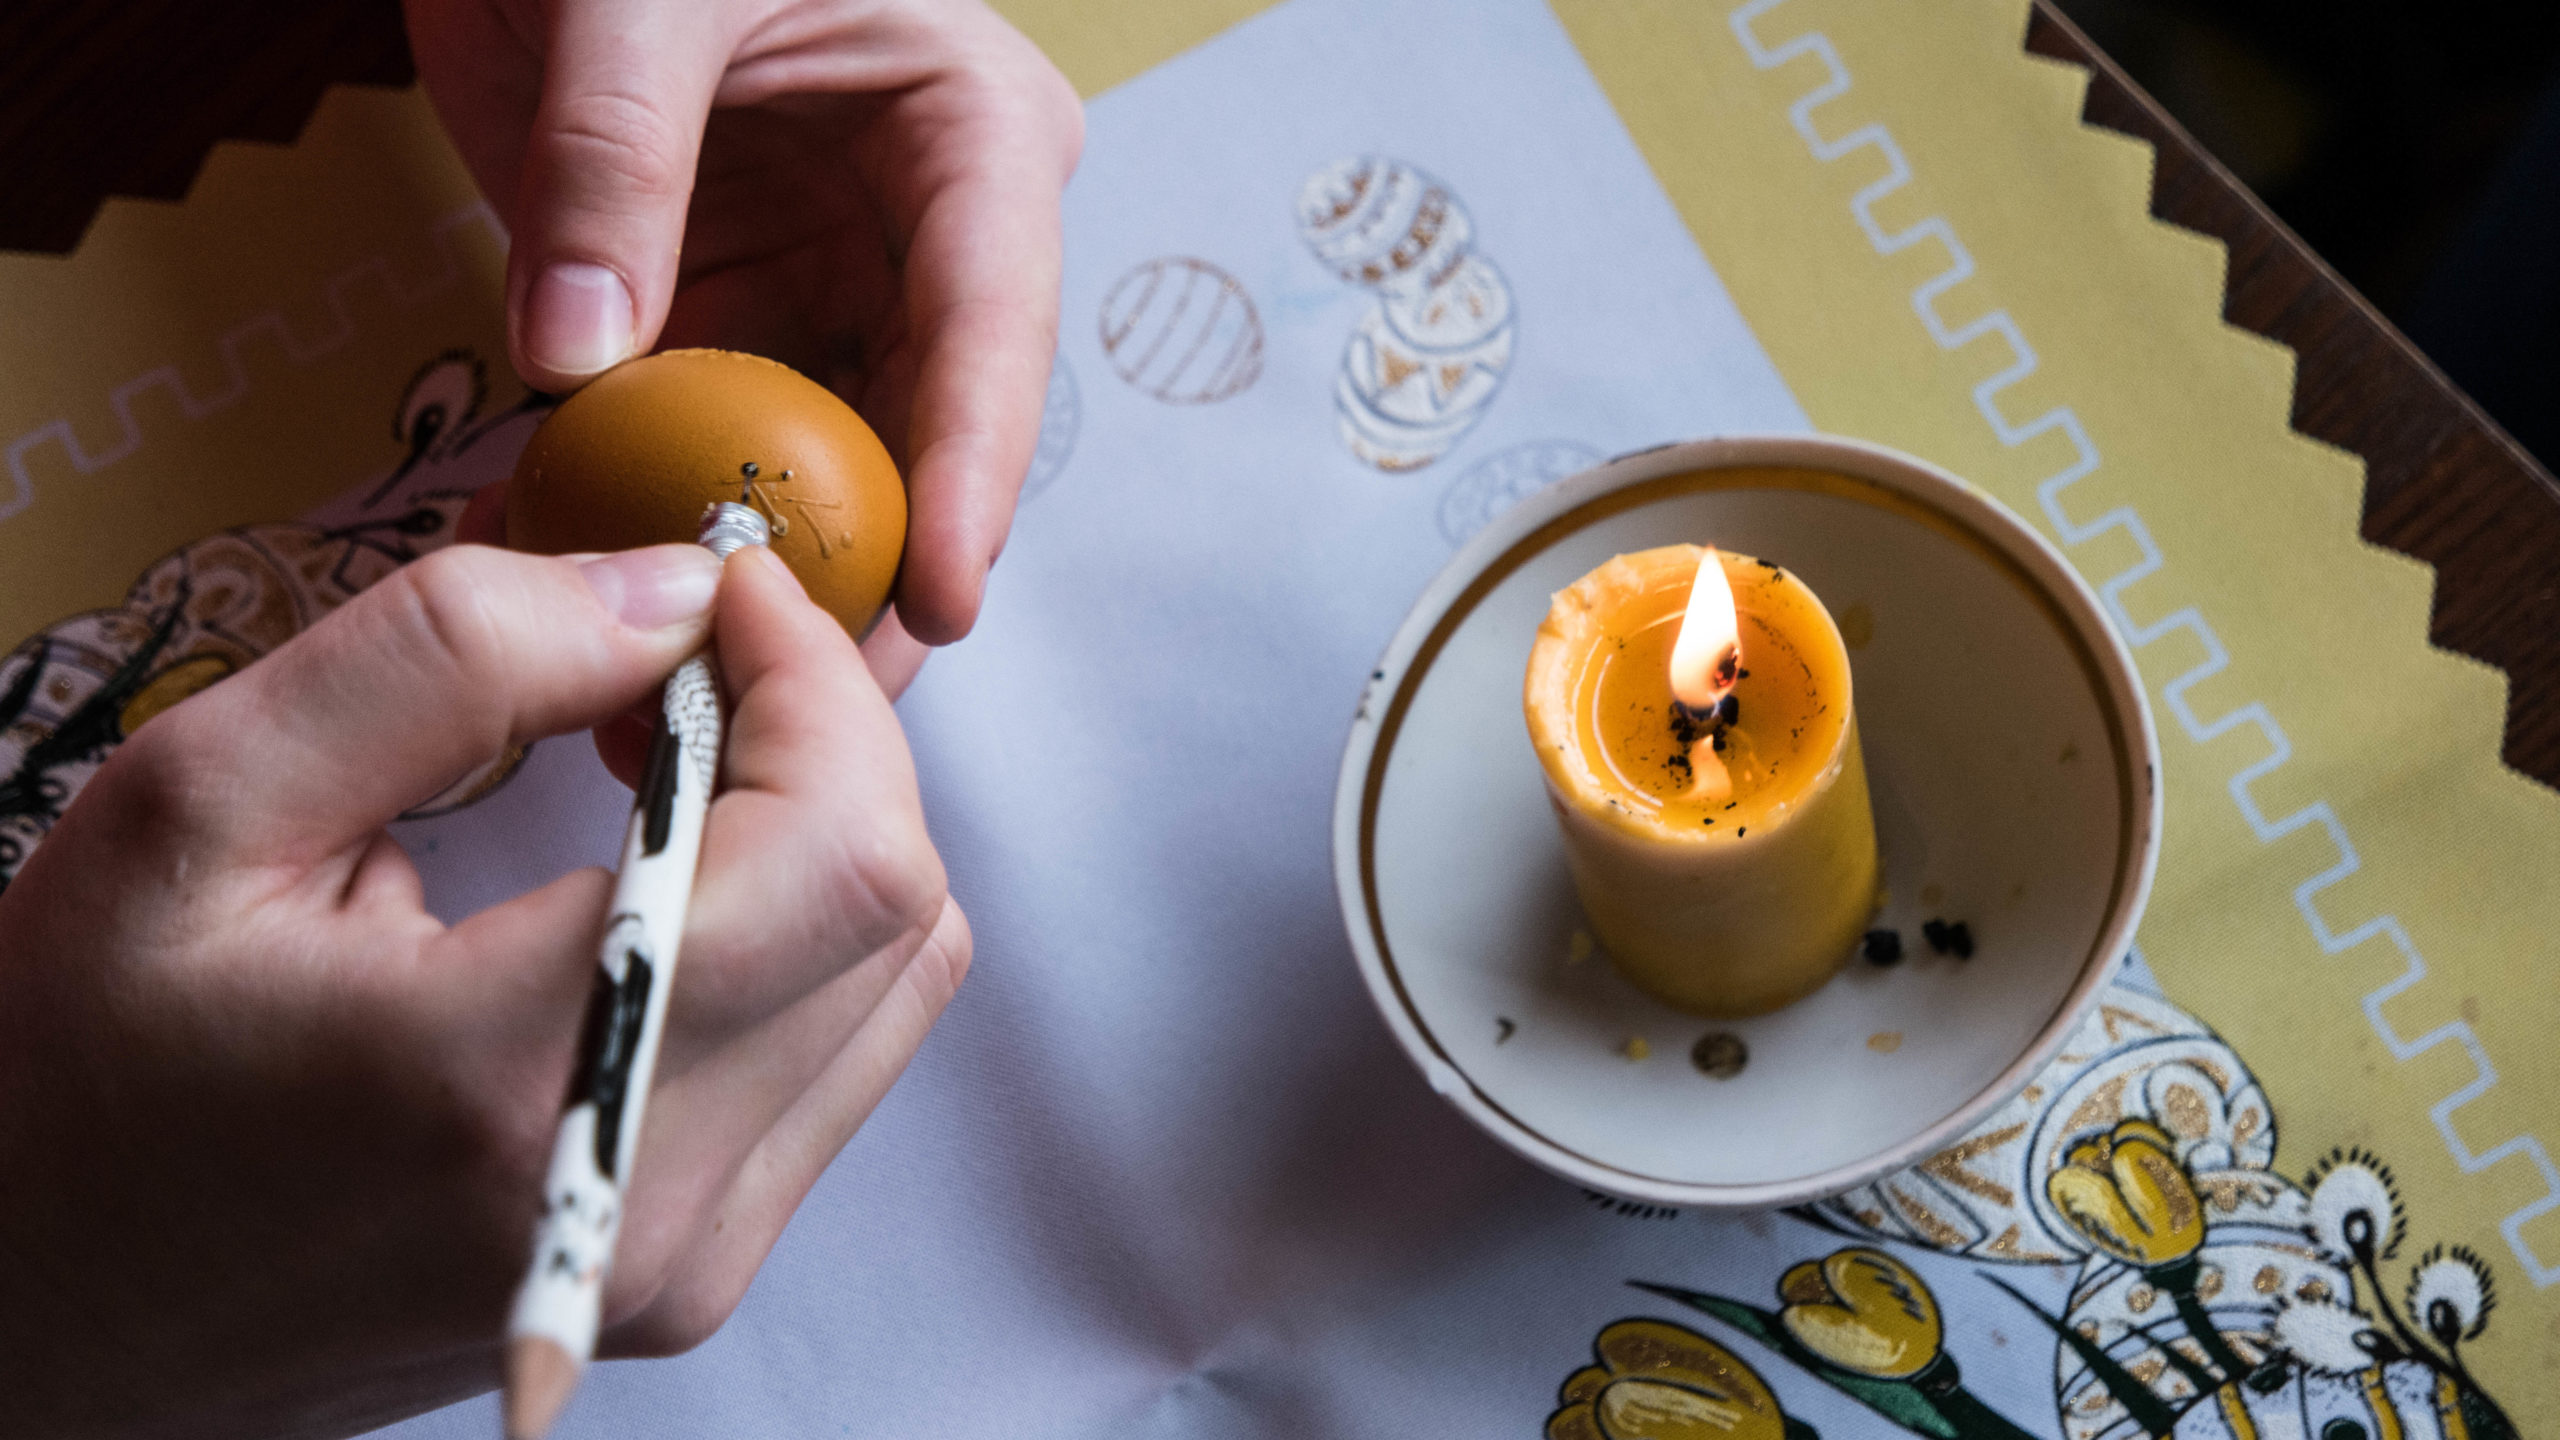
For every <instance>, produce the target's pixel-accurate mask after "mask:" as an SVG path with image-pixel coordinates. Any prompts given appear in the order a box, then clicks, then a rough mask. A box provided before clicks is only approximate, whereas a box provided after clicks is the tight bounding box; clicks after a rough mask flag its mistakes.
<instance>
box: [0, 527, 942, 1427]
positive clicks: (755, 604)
mask: <svg viewBox="0 0 2560 1440" xmlns="http://www.w3.org/2000/svg"><path fill="white" fill-rule="evenodd" d="M715 585H716V586H717V591H718V596H719V599H718V605H717V613H716V629H717V634H718V641H719V647H720V659H721V664H722V669H723V671H724V675H725V679H726V683H727V685H728V687H729V689H730V693H731V694H732V696H733V697H734V699H735V702H736V704H735V711H734V716H733V719H732V721H731V723H730V731H729V736H730V738H729V748H728V751H727V754H726V760H725V766H724V778H723V783H724V785H725V787H726V788H725V789H724V790H723V791H722V792H721V793H720V794H719V796H718V797H717V798H716V799H715V801H714V802H713V805H712V808H711V815H710V822H709V828H708V831H707V833H706V835H705V844H704V851H703V860H702V868H701V873H700V879H699V882H698V884H697V886H696V888H695V892H694V901H693V908H692V913H691V916H690V919H689V922H688V924H687V926H686V932H685V942H684V947H683V963H682V965H681V967H680V968H679V970H678V971H677V976H676V981H675V988H674V991H673V994H672V1005H671V1010H670V1014H669V1024H668V1030H667V1037H666V1044H665V1049H664V1051H663V1052H662V1058H661V1062H660V1069H659V1078H658V1081H657V1087H656V1092H655V1098H654V1099H653V1100H652V1102H651V1104H650V1109H649V1115H648V1122H647V1129H646V1133H645V1135H644V1137H643V1140H642V1144H641V1150H640V1154H639V1155H638V1156H637V1158H636V1159H635V1161H634V1165H633V1180H632V1187H631V1191H630V1194H629V1197H628V1201H627V1206H626V1211H625V1214H626V1219H625V1222H624V1225H623V1229H622V1233H621V1240H620V1246H619V1251H618V1259H617V1262H616V1265H615V1268H614V1271H613V1275H612V1279H611V1282H610V1284H609V1286H608V1289H607V1293H606V1299H605V1313H606V1319H607V1328H606V1331H605V1336H604V1350H605V1352H606V1353H609V1354H623V1355H633V1354H653V1353H664V1352H668V1351H673V1350H678V1349H682V1348H685V1347H687V1346H690V1345H692V1344H694V1343H696V1342H697V1341H699V1340H701V1339H702V1338H703V1337H705V1336H706V1335H708V1334H709V1333H710V1332H711V1331H712V1330H713V1329H715V1328H717V1327H718V1325H719V1324H720V1323H721V1321H722V1319H723V1318H724V1317H725V1316H726V1315H727V1314H728V1312H729V1311H730V1309H731V1308H732V1307H733V1306H734V1305H735V1304H736V1303H737V1301H738V1299H739V1297H740V1296H741V1295H742V1294H743V1293H744V1292H745V1289H746V1286H747V1282H748V1281H749V1279H750V1278H751V1277H752V1276H753V1274H754V1272H755V1270H756V1268H757V1266H758V1265H759V1264H760V1263H761V1262H762V1260H763V1257H764V1255H765V1253H766V1251H767V1250H768V1249H769V1248H770V1247H771V1245H772V1244H773V1242H774V1240H775V1238H776V1237H777V1236H778V1235H779V1233H780V1231H781V1228H782V1226H783V1224H784V1222H785V1221H786V1220H787V1219H788V1218H789V1216H790V1214H791V1212H792V1210H793V1209H794V1208H795V1207H796V1206H797V1205H798V1203H799V1201H800V1199H801V1197H802V1196H803V1195H804V1194H805V1193H806V1192H807V1189H808V1187H809V1186H810V1185H811V1184H812V1183H814V1181H815V1180H816V1177H817V1175H818V1173H819V1172H820V1171H821V1170H822V1169H824V1167H825V1166H826V1164H827V1163H828V1161H829V1160H830V1159H832V1157H833V1156H834V1155H835V1153H836V1152H837V1150H838V1149H839V1148H841V1146H842V1145H843V1143H844V1142H845V1140H846V1139H847V1138H848V1137H849V1136H850V1135H851V1134H852V1132H853V1129H854V1127H855V1126H856V1125H858V1124H859V1123H860V1122H861V1120H862V1119H863V1117H864V1116H865V1115H866V1114H868V1113H869V1111H870V1109H871V1107H872V1106H873V1105H874V1104H875V1103H876V1102H877V1101H878V1100H879V1098H880V1096H881V1095H882V1093H884V1092H885V1091H886V1089H887V1088H888V1086H889V1084H890V1082H891V1081H892V1080H893V1079H895V1078H896V1075H897V1073H898V1071H899V1070H900V1069H901V1068H902V1067H903V1066H904V1065H905V1063H906V1061H907V1059H908V1057H909V1056H911V1055H912V1054H913V1053H914V1051H915V1048H916V1046H917V1045H918V1043H920V1041H921V1039H922V1037H923V1035H924V1032H925V1030H926V1028H927V1027H928V1026H929V1025H930V1024H931V1023H932V1021H933V1019H934V1017H935V1016H936V1015H937V1014H938V1013H939V1012H940V1010H941V1008H942V1006H943V1004H944V1003H945V1002H946V1001H947V1000H948V999H949V997H950V995H951V993H952V990H953V988H954V987H955V986H956V985H957V984H958V983H959V980H960V977H961V975H962V974H963V973H964V972H965V971H966V969H967V965H968V958H969V936H968V930H967V927H966V925H965V923H964V922H963V921H962V919H961V917H960V913H959V911H958V910H957V909H956V908H954V907H953V906H952V905H951V903H950V901H949V899H948V897H947V895H946V892H945V889H944V881H943V872H942V868H941V864H940V862H939V860H938V859H937V858H936V857H935V855H934V852H933V849H932V846H931V844H930V842H929V841H928V839H927V837H926V834H925V829H924V821H923V817H922V813H921V811H920V809H919V807H918V802H917V797H916V790H915V782H914V777H913V773H912V770H911V768H910V764H909V761H908V758H907V752H906V749H905V746H904V742H903V740H902V738H901V736H900V734H899V731H898V726H897V720H896V716H895V715H894V713H893V712H892V711H891V710H890V708H889V706H888V703H887V701H886V699H885V698H884V697H883V696H882V695H881V693H880V691H879V689H878V687H877V686H876V685H875V684H874V683H873V682H872V679H871V676H870V673H869V672H868V671H867V670H866V669H865V667H864V666H863V664H862V662H861V660H860V658H859V656H858V655H857V654H856V652H855V650H854V647H853V642H852V641H851V640H850V639H848V638H847V637H846V635H845V633H844V631H843V629H842V628H841V627H840V626H838V625H837V624H836V622H835V621H834V620H833V619H832V618H830V617H829V616H827V615H826V614H825V613H824V612H822V611H820V610H818V609H817V608H816V607H815V606H813V605H811V604H809V603H808V602H807V600H806V599H805V598H804V597H803V596H801V594H800V593H799V590H798V587H797V585H796V583H795V582H793V581H792V579H791V578H790V574H789V572H788V571H787V570H786V569H784V568H783V566H782V565H781V564H780V562H779V561H776V560H774V559H773V557H772V556H771V555H770V554H769V553H768V552H765V551H763V550H748V551H742V552H740V554H739V555H738V556H737V557H736V558H734V559H732V560H731V561H730V562H729V564H728V565H727V567H726V570H725V572H724V571H723V570H722V569H721V567H720V566H719V563H718V562H717V561H714V560H713V559H711V557H710V556H709V555H708V553H707V552H704V551H702V550H700V549H698V548H697V547H693V546H663V547H659V548H657V549H653V550H644V551H635V552H631V553H629V554H625V555H618V556H607V557H597V558H591V559H589V560H588V561H587V562H586V563H584V564H580V563H575V562H574V561H573V560H572V559H553V558H539V557H534V556H525V555H513V554H508V553H505V552H502V551H495V550H490V549H486V548H483V547H480V546H473V545H465V546H458V547H455V548H452V549H449V550H445V551H442V552H439V553H437V554H434V555H431V556H428V557H426V558H424V559H421V560H419V561H416V562H414V563H412V564H411V565H409V566H407V567H406V568H404V569H403V570H401V571H399V572H397V573H396V574H394V575H392V576H391V577H389V578H387V579H385V580H383V581H381V582H380V583H379V584H377V585H376V586H374V587H373V588H372V589H370V590H367V591H365V592H364V593H363V594H361V595H359V596H357V597H356V598H355V599H353V600H351V601H349V602H348V603H347V604H346V605H344V606H343V607H341V608H340V609H339V610H337V611H336V612H334V613H332V614H331V615H329V616H328V617H326V618H325V619H323V620H321V621H320V622H318V623H317V624H315V625H314V626H312V627H311V628H310V629H309V630H307V631H305V632H304V633H302V634H301V635H300V636H298V637H296V638H295V639H293V640H292V641H290V642H288V643H287V644H285V645H283V646H281V647H279V648H278V649H277V650H276V651H275V652H274V653H272V654H271V655H269V656H267V657H266V658H265V659H263V660H261V661H259V662H258V663H257V664H255V665H252V666H250V667H249V668H248V669H246V670H244V671H243V672H241V673H240V674H239V675H236V676H234V677H233V678H231V679H229V680H226V681H224V682H223V683H222V684H220V685H217V686H214V687H212V688H211V689H209V690H207V691H205V692H203V693H202V694H200V695H197V696H195V697H193V698H191V699H189V700H187V701H185V702H184V703H182V704H180V705H178V706H176V707H175V708H173V709H171V710H169V711H167V712H165V713H163V714H162V715H160V716H159V717H157V718H155V719H153V720H152V721H150V722H149V723H148V724H147V725H145V726H143V728H142V729H141V730H139V731H138V732H137V733H136V734H135V735H134V736H133V737H132V738H131V739H129V740H128V741H126V742H125V744H124V745H123V746H122V747H121V748H119V749H118V750H117V751H116V752H115V754H114V756H113V758H112V759H110V760H109V762H108V763H107V764H106V765H105V766H104V767H103V768H102V769H101V770H100V771H99V772H98V774H97V775H96V776H95V777H94V778H93V779H92V780H91V781H90V782H89V784H88V785H87V787H86V788H84V789H83V790H82V792H81V794H80V796H79V798H78V800H77V801H76V802H75V803H74V804H73V805H72V806H71V807H70V809H69V811H68V812H67V813H66V814H65V815H64V816H63V818H62V819H61V821H60V822H59V823H58V824H57V825H56V826H55V827H54V828H53V830H52V832H51V834H49V835H48V836H47V838H46V839H45V842H44V844H43V845H41V846H40V847H38V848H37V850H36V852H35V853H34V855H33V856H31V857H30V858H29V860H28V862H27V864H26V866H25V867H24V869H23V870H21V872H20V873H19V875H18V877H17V879H16V881H15V882H14V883H13V884H11V885H10V886H9V888H8V889H7V890H6V891H5V892H0V1257H5V1261H6V1264H7V1266H8V1269H9V1282H8V1284H7V1285H6V1286H5V1287H0V1394H5V1395H6V1396H7V1401H6V1405H5V1410H6V1413H7V1415H8V1417H9V1422H8V1423H7V1424H6V1425H0V1429H7V1430H9V1431H10V1432H11V1433H31V1434H44V1435H49V1436H68V1435H170V1436H186V1437H190V1440H199V1437H220V1436H229V1435H253V1434H254V1435H258V1436H324V1435H328V1436H333V1435H344V1434H349V1433H353V1432H355V1431H358V1430H362V1429H367V1428H371V1427H373V1426H376V1425H380V1424H383V1423H385V1422H387V1421H390V1420H392V1419H395V1418H397V1417H399V1416H401V1415H404V1414H408V1413H412V1412H415V1411H418V1410H423V1409H426V1408H429V1407H432V1406H435V1405H439V1404H443V1403H445V1402H447V1401H450V1400H453V1399H457V1398H460V1397H461V1396H464V1395H467V1394H470V1393H473V1392H476V1391H479V1390H483V1389H487V1388H489V1387H490V1386H492V1385H494V1384H495V1383H496V1381H497V1378H498V1373H499V1363H500V1349H499V1345H500V1338H501V1331H502V1329H503V1326H504V1322H505V1316H506V1308H507V1302H508V1300H509V1297H510V1295H511V1294H512V1292H513V1289H514V1286H515V1283H516V1281H517V1280H518V1279H519V1278H520V1277H521V1275H522V1273H523V1269H524V1266H525V1263H526V1259H527V1257H528V1255H529V1254H530V1252H531V1244H532V1234H533V1221H534V1215H535V1211H536V1208H537V1206H538V1204H539V1201H540V1196H541V1188H542V1177H543V1171H544V1165H545V1163H546V1162H547V1160H548V1159H549V1156H550V1151H551V1140H552V1133H553V1129H554V1127H555V1125H556V1124H557V1121H558V1116H559V1110H560V1103H561V1096H562V1095H563V1094H565V1093H566V1090H567V1086H568V1077H569V1069H570V1063H571V1058H572V1052H573V1050H574V1048H575V1045H576V1040H577V1036H578V1033H579V1021H580V1017H581V1015H582V1014H583V1011H584V1007H585V1005H586V1000H587V994H588V987H589V980H590V977H591V975H592V974H593V973H594V969H595V964H596V959H595V945H596V940H597V927H598V925H599V922H600V919H601V917H602V915H603V910H604V906H605V903H606V898H607V895H608V893H609V889H610V886H611V879H610V877H608V876H607V875H605V874H604V873H603V872H602V871H598V870H592V869H590V870H583V871H579V872H577V873H574V874H571V875H568V876H565V877H563V878H562V879H560V880H558V881H556V882H554V883H552V884H550V885H547V886H545V887H543V888H541V889H539V890H536V891H534V892H532V893H531V894H528V895H525V896H523V897H521V898H519V899H517V900H514V901H512V902H509V903H507V904H505V905H501V906H498V907H496V908H494V909H491V910H488V911H486V912H484V913H482V914H480V915H476V916H474V917H472V918H471V919H469V920H467V921H465V922H463V923H462V924H459V925H456V926H454V927H452V928H450V929H447V928H446V927H444V926H443V925H441V924H439V923H438V922H436V921H435V920H434V919H433V918H432V917H430V916H429V915H428V914H427V913H426V911H425V910H424V909H423V908H422V904H421V891H420V884H419V879H418V875H417V873H416V871H415V870H414V869H413V868H412V867H411V866H410V864H409V862H408V859H407V857H406V855H405V854H403V852H402V851H401V850H400V848H399V847H398V846H397V845H396V844H395V843H394V842H393V841H392V840H391V838H390V837H389V836H388V835H387V834H386V833H385V831H384V829H383V826H384V824H385V822H387V821H389V820H390V819H391V818H392V817H393V816H395V815H397V814H398V813H400V811H401V810H402V809H403V808H404V807H406V806H408V805H411V804H414V803H415V802H416V801H417V800H418V799H419V798H420V797H422V796H425V795H428V794H431V793H433V792H434V791H436V790H437V789H438V788H439V787H441V786H442V785H444V784H446V783H447V782H449V781H450V780H451V778H452V777H453V776H454V775H455V774H458V773H461V772H462V771H464V770H466V769H468V768H469V767H470V766H471V765H472V764H474V763H475V762H477V761H478V760H479V759H481V758H482V757H484V756H486V755H490V754H495V753H497V752H498V751H499V750H500V749H501V748H502V747H504V746H505V745H506V744H508V743H509V742H511V741H514V742H521V741H526V740H531V739H535V738H538V737H542V736H547V735H553V734H558V733H561V732H563V731H567V730H571V729H576V728H580V727H583V726H587V725H591V724H594V723H596V722H598V721H600V720H604V719H606V718H607V717H610V716H613V715H616V714H618V713H620V712H622V711H624V710H625V709H627V708H628V707H630V706H631V705H633V704H634V703H635V702H638V701H640V700H641V699H642V698H643V697H644V696H646V695H648V694H650V693H652V692H654V691H655V689H656V688H657V687H658V685H659V684H660V682H661V681H662V680H663V679H664V678H665V676H666V675H667V673H668V672H669V671H670V670H672V669H673V668H674V667H675V665H676V664H677V663H678V662H679V661H680V660H681V659H682V658H683V657H684V656H685V655H687V654H689V653H691V652H692V651H693V650H694V649H696V648H697V647H699V646H700V645H701V644H702V642H703V640H704V639H705V637H706V636H707V635H709V634H710V633H711V632H712V631H713V629H714V628H715V617H714V615H713V614H712V611H713V603H712V602H713V595H714V587H715Z"/></svg>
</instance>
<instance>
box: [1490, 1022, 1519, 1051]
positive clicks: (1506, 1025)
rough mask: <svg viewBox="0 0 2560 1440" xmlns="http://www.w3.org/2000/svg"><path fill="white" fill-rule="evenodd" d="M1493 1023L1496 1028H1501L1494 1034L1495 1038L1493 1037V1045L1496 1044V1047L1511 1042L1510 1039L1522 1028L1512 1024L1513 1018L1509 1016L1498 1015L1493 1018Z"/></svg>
mask: <svg viewBox="0 0 2560 1440" xmlns="http://www.w3.org/2000/svg"><path fill="white" fill-rule="evenodd" d="M1493 1023H1494V1024H1495V1025H1496V1026H1498V1027H1500V1028H1499V1029H1497V1030H1496V1031H1495V1033H1494V1037H1493V1043H1494V1044H1496V1045H1499V1044H1502V1043H1503V1042H1504V1041H1506V1040H1509V1039H1510V1038H1511V1037H1512V1036H1513V1035H1514V1034H1516V1033H1517V1032H1518V1031H1519V1029H1520V1027H1519V1026H1518V1025H1516V1024H1513V1023H1512V1020H1511V1017H1510V1016H1508V1015H1496V1016H1494V1017H1493Z"/></svg>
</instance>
